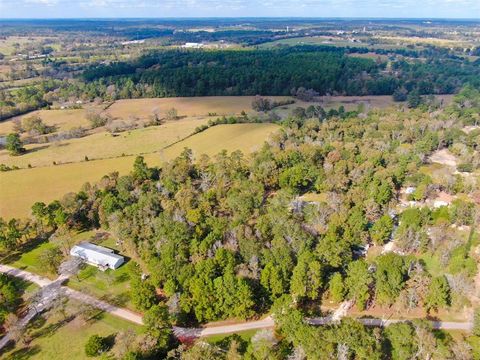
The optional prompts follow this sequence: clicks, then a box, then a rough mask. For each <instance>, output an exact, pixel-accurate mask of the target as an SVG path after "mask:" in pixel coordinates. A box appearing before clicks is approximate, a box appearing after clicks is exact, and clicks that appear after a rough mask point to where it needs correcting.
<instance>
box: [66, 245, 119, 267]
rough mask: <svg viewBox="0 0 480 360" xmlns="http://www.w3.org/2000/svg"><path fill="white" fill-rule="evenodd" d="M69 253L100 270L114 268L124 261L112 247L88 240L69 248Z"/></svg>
mask: <svg viewBox="0 0 480 360" xmlns="http://www.w3.org/2000/svg"><path fill="white" fill-rule="evenodd" d="M70 255H72V256H76V257H79V258H81V259H83V260H84V261H85V262H86V263H87V264H90V265H93V266H96V267H98V268H99V269H100V270H106V269H112V270H115V269H118V267H119V266H120V265H122V264H123V263H124V262H125V258H124V257H123V256H121V255H118V254H115V252H114V251H113V250H112V249H109V248H106V247H103V246H98V245H95V244H92V243H89V242H82V243H79V244H77V245H75V246H74V247H73V248H72V249H71V250H70Z"/></svg>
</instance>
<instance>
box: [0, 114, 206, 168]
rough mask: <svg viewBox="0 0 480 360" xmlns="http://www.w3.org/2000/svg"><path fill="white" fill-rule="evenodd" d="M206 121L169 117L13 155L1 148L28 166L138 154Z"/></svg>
mask: <svg viewBox="0 0 480 360" xmlns="http://www.w3.org/2000/svg"><path fill="white" fill-rule="evenodd" d="M203 124H205V121H202V120H191V119H186V120H178V121H169V122H167V123H165V124H163V125H160V126H152V127H148V128H141V129H135V130H132V131H126V132H122V133H120V134H115V135H112V134H111V133H108V132H100V133H96V134H92V135H89V136H85V137H83V138H79V139H69V140H64V141H59V142H55V143H48V144H33V145H27V146H25V148H26V150H27V153H26V154H24V155H22V156H16V157H15V156H13V157H12V156H10V155H9V154H8V152H7V151H6V150H2V151H0V163H1V164H6V165H16V166H18V167H22V168H26V167H27V166H28V164H30V165H31V166H33V167H38V166H50V165H52V163H53V161H55V162H56V164H63V163H69V162H81V161H84V159H85V156H87V157H88V159H90V160H94V159H104V158H110V157H118V156H122V155H137V154H142V153H146V152H152V151H158V150H160V149H163V148H164V147H165V146H167V145H170V144H172V143H174V142H176V141H179V140H182V139H183V138H185V137H186V136H188V135H190V134H192V133H193V131H194V130H195V128H196V127H198V126H200V125H203Z"/></svg>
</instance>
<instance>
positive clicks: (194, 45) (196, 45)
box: [182, 42, 203, 49]
mask: <svg viewBox="0 0 480 360" xmlns="http://www.w3.org/2000/svg"><path fill="white" fill-rule="evenodd" d="M182 47H184V48H187V49H200V48H202V47H203V44H200V43H194V42H187V43H185V45H182Z"/></svg>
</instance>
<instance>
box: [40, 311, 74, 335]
mask: <svg viewBox="0 0 480 360" xmlns="http://www.w3.org/2000/svg"><path fill="white" fill-rule="evenodd" d="M74 318H75V316H73V315H72V316H68V317H66V318H65V319H62V320H60V321H58V322H56V323H53V324H49V325H47V326H45V327H42V328H40V329H39V330H37V331H35V332H34V333H32V339H36V338H40V337H50V336H52V335H53V334H55V332H56V331H57V330H58V329H60V328H61V327H63V326H65V325H66V324H68V323H69V322H70V321H72V320H73V319H74Z"/></svg>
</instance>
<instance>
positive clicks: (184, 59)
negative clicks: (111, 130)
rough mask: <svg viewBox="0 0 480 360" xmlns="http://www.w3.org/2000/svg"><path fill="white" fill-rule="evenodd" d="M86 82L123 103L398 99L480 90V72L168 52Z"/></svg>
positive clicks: (452, 62)
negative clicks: (302, 93) (397, 95)
mask: <svg viewBox="0 0 480 360" xmlns="http://www.w3.org/2000/svg"><path fill="white" fill-rule="evenodd" d="M359 52H361V51H359ZM83 79H84V80H85V81H86V82H87V83H89V85H93V86H87V87H88V88H94V89H96V90H95V91H96V92H99V91H100V89H102V88H107V87H108V86H111V85H115V96H116V97H117V98H135V97H173V96H214V95H256V94H260V95H290V91H291V89H292V88H298V87H304V88H308V89H313V90H315V91H317V92H318V93H319V94H320V95H325V94H338V95H391V94H393V93H394V91H395V90H397V89H405V90H406V91H411V90H413V89H417V90H418V91H419V92H420V93H421V94H447V93H453V92H455V91H456V90H458V89H459V88H460V87H461V86H462V85H463V84H465V83H472V84H474V85H475V84H476V85H480V66H478V64H475V63H471V62H469V61H468V60H462V59H455V58H454V59H452V58H447V57H439V58H437V57H435V58H433V57H432V58H427V59H425V60H422V61H406V60H402V59H398V58H397V59H395V60H394V61H392V62H391V67H390V68H388V69H387V64H386V63H385V62H375V61H373V60H371V59H361V58H353V57H349V56H347V54H346V50H345V49H341V48H332V47H328V46H300V47H289V48H282V49H276V50H249V51H245V50H242V51H236V50H229V51H219V50H215V51H213V50H212V51H190V50H167V51H154V52H151V53H148V54H145V55H143V56H141V57H139V58H138V59H136V60H134V61H131V62H117V63H112V64H109V65H101V66H95V67H92V68H90V69H87V70H86V71H85V72H84V73H83ZM110 90H111V87H110ZM96 95H97V96H102V94H101V93H97V94H96ZM110 95H111V94H110Z"/></svg>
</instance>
